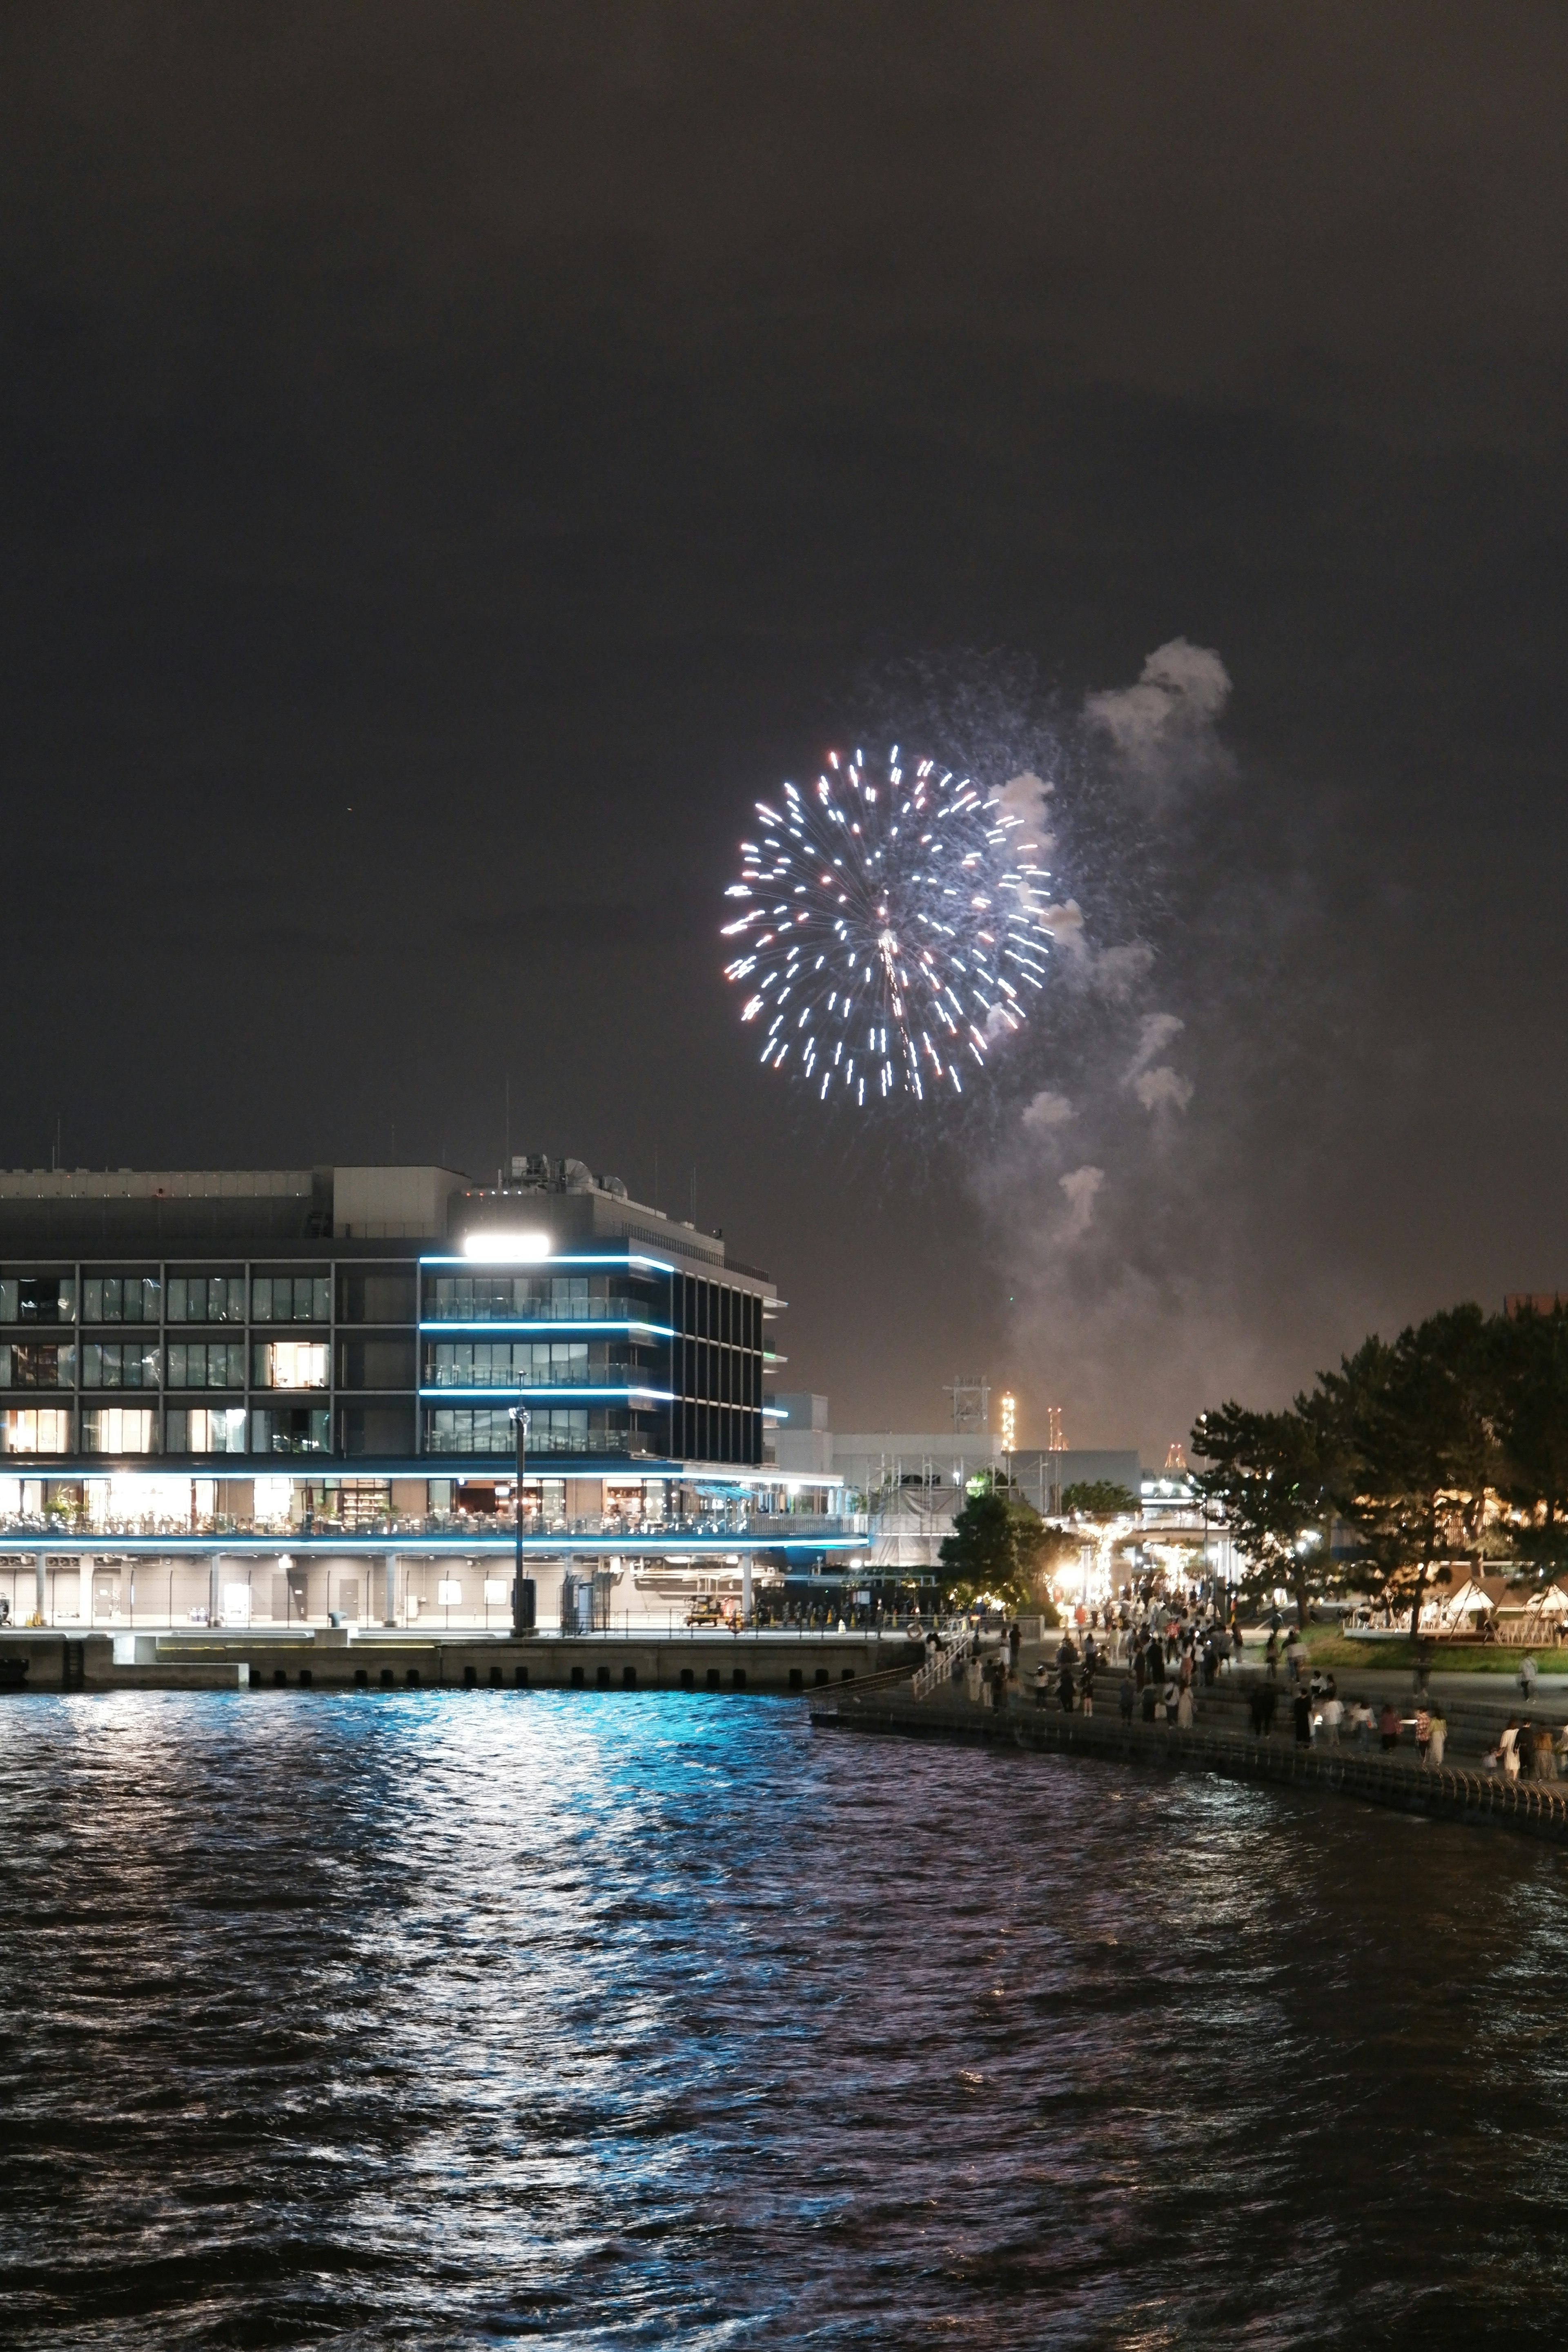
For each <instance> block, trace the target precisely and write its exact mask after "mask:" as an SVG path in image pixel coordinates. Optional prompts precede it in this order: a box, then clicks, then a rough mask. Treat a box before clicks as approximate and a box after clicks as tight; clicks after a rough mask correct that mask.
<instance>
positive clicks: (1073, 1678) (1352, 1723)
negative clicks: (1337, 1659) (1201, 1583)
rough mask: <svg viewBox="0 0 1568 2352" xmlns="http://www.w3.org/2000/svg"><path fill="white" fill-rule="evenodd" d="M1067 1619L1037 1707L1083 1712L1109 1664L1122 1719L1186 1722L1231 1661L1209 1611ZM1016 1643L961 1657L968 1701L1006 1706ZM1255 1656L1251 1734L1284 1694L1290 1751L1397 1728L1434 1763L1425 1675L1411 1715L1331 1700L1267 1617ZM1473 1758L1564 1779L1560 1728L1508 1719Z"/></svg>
mask: <svg viewBox="0 0 1568 2352" xmlns="http://www.w3.org/2000/svg"><path fill="white" fill-rule="evenodd" d="M1079 1620H1080V1622H1079V1625H1078V1627H1077V1629H1076V1634H1077V1638H1075V1631H1074V1629H1073V1628H1070V1627H1069V1628H1068V1630H1067V1631H1065V1632H1064V1633H1062V1635H1061V1637H1060V1640H1059V1641H1058V1643H1056V1645H1055V1649H1054V1651H1052V1650H1051V1649H1050V1648H1049V1647H1047V1649H1046V1650H1044V1651H1043V1652H1042V1654H1041V1657H1040V1659H1039V1662H1038V1664H1037V1665H1036V1667H1035V1669H1034V1675H1033V1686H1034V1696H1035V1705H1036V1706H1037V1707H1053V1706H1054V1707H1057V1708H1059V1709H1060V1711H1061V1712H1062V1713H1063V1714H1068V1715H1070V1714H1073V1713H1075V1712H1076V1713H1079V1714H1082V1715H1085V1716H1089V1717H1092V1716H1093V1714H1094V1709H1095V1698H1096V1692H1097V1685H1099V1684H1100V1678H1101V1675H1102V1674H1104V1673H1105V1672H1106V1670H1107V1669H1116V1670H1117V1671H1116V1672H1115V1675H1114V1682H1115V1705H1116V1709H1117V1712H1118V1714H1119V1715H1120V1717H1121V1720H1122V1721H1123V1722H1124V1723H1127V1724H1131V1723H1132V1722H1133V1721H1134V1720H1140V1721H1142V1722H1143V1723H1155V1724H1168V1725H1171V1726H1173V1727H1175V1728H1176V1729H1178V1730H1190V1729H1191V1728H1192V1727H1193V1724H1194V1719H1195V1711H1196V1700H1197V1696H1198V1694H1199V1693H1200V1692H1201V1691H1203V1690H1205V1689H1212V1687H1213V1686H1214V1685H1215V1683H1216V1682H1217V1680H1218V1679H1219V1677H1220V1675H1221V1674H1222V1672H1223V1671H1224V1670H1225V1669H1226V1666H1227V1665H1230V1666H1234V1665H1238V1664H1240V1661H1241V1657H1242V1636H1241V1630H1240V1628H1239V1626H1238V1625H1237V1623H1236V1622H1235V1620H1234V1618H1232V1619H1231V1620H1230V1621H1229V1622H1226V1621H1225V1620H1224V1619H1223V1618H1221V1617H1220V1616H1219V1614H1218V1613H1217V1612H1215V1611H1214V1610H1212V1609H1208V1610H1205V1609H1201V1608H1197V1607H1188V1608H1184V1609H1179V1610H1174V1611H1165V1610H1156V1609H1154V1608H1148V1607H1146V1608H1144V1609H1142V1610H1141V1611H1139V1610H1136V1609H1133V1608H1130V1607H1128V1606H1126V1605H1123V1606H1122V1607H1121V1608H1120V1609H1119V1608H1117V1607H1115V1606H1114V1605H1113V1606H1111V1607H1110V1608H1106V1609H1103V1610H1095V1611H1093V1612H1079ZM1019 1647H1020V1629H1019V1627H1018V1626H1017V1625H1016V1623H1010V1624H1008V1625H1007V1626H1006V1627H1005V1631H1004V1636H1003V1640H1002V1643H1001V1644H1000V1646H999V1648H998V1649H997V1650H996V1651H994V1653H992V1654H990V1655H989V1656H988V1657H982V1656H979V1655H972V1656H971V1657H969V1659H968V1660H967V1663H966V1664H965V1665H964V1666H963V1670H962V1671H963V1676H964V1683H965V1686H966V1689H967V1692H968V1696H970V1698H971V1699H973V1700H975V1701H978V1702H979V1703H980V1704H981V1705H983V1706H1005V1705H1006V1702H1007V1694H1008V1691H1009V1689H1013V1690H1016V1688H1017V1686H1018V1679H1019V1677H1018V1654H1019ZM1262 1664H1263V1671H1262V1674H1261V1675H1259V1676H1258V1679H1257V1680H1256V1681H1254V1682H1253V1683H1252V1685H1251V1687H1250V1689H1249V1690H1248V1692H1247V1708H1248V1714H1249V1717H1250V1722H1251V1729H1252V1734H1253V1737H1254V1738H1260V1739H1267V1738H1270V1737H1272V1736H1273V1735H1274V1733H1275V1730H1276V1727H1277V1725H1278V1724H1279V1715H1280V1712H1281V1709H1280V1702H1281V1700H1284V1701H1285V1704H1286V1708H1287V1710H1288V1716H1287V1719H1288V1722H1289V1727H1290V1731H1291V1732H1292V1733H1293V1736H1294V1738H1295V1741H1296V1743H1297V1745H1298V1746H1300V1747H1303V1748H1306V1747H1311V1746H1313V1745H1321V1746H1323V1747H1326V1748H1342V1747H1350V1748H1358V1749H1371V1748H1373V1746H1374V1745H1375V1746H1376V1747H1377V1748H1380V1749H1381V1750H1382V1752H1383V1753H1384V1755H1392V1754H1393V1753H1394V1751H1395V1750H1397V1749H1398V1748H1401V1747H1403V1746H1404V1745H1405V1738H1406V1734H1407V1733H1408V1734H1409V1735H1410V1736H1411V1737H1412V1738H1413V1740H1414V1744H1415V1753H1416V1758H1417V1759H1418V1761H1419V1762H1420V1764H1421V1765H1422V1766H1423V1767H1425V1768H1427V1769H1431V1770H1434V1771H1436V1770H1438V1769H1441V1767H1442V1765H1443V1761H1444V1758H1445V1755H1446V1753H1447V1744H1448V1725H1447V1718H1446V1717H1445V1716H1444V1713H1443V1708H1442V1705H1441V1702H1440V1701H1439V1700H1437V1699H1436V1698H1434V1697H1433V1696H1432V1695H1431V1692H1430V1688H1429V1685H1428V1681H1427V1676H1426V1673H1425V1672H1423V1671H1418V1673H1417V1678H1416V1690H1415V1706H1414V1711H1413V1712H1406V1711H1405V1708H1402V1707H1401V1706H1399V1705H1398V1703H1397V1702H1396V1701H1395V1700H1394V1698H1393V1697H1387V1698H1384V1700H1383V1701H1382V1703H1381V1705H1377V1704H1374V1703H1373V1702H1372V1701H1370V1700H1368V1699H1366V1698H1352V1699H1350V1700H1349V1701H1348V1702H1347V1701H1346V1700H1344V1699H1342V1698H1341V1696H1340V1694H1339V1690H1338V1687H1337V1685H1336V1683H1335V1679H1334V1676H1333V1675H1332V1674H1331V1673H1324V1672H1321V1671H1320V1670H1318V1669H1316V1668H1314V1667H1313V1665H1312V1663H1311V1658H1310V1654H1309V1651H1308V1647H1307V1644H1306V1643H1305V1642H1304V1641H1303V1640H1302V1639H1301V1637H1300V1633H1298V1632H1297V1630H1296V1629H1295V1627H1294V1626H1291V1627H1289V1628H1287V1629H1284V1630H1283V1631H1282V1630H1281V1628H1280V1626H1279V1622H1278V1620H1276V1622H1275V1623H1274V1624H1273V1625H1272V1626H1271V1627H1270V1630H1269V1633H1268V1639H1267V1641H1266V1642H1265V1643H1264V1647H1263V1661H1262ZM1534 1664H1535V1662H1534V1660H1533V1659H1532V1658H1531V1659H1528V1660H1526V1661H1525V1664H1524V1669H1523V1671H1522V1672H1521V1677H1520V1680H1521V1688H1522V1689H1523V1691H1524V1693H1525V1696H1526V1698H1527V1699H1528V1698H1529V1697H1530V1696H1531V1692H1532V1688H1533V1682H1534V1674H1533V1668H1534ZM1100 1696H1102V1697H1103V1696H1104V1694H1103V1692H1101V1694H1100ZM1482 1762H1483V1766H1484V1768H1485V1769H1488V1770H1490V1771H1496V1772H1500V1773H1501V1774H1502V1775H1503V1776H1504V1777H1505V1778H1506V1779H1507V1780H1520V1779H1524V1780H1558V1779H1559V1778H1568V1724H1564V1726H1563V1729H1562V1731H1561V1733H1560V1734H1558V1735H1557V1736H1556V1737H1553V1735H1552V1731H1551V1730H1550V1729H1549V1728H1548V1727H1546V1726H1545V1725H1544V1724H1541V1723H1537V1722H1534V1721H1532V1719H1531V1717H1529V1716H1523V1717H1510V1719H1509V1721H1508V1724H1507V1725H1506V1727H1504V1729H1503V1731H1502V1732H1501V1734H1500V1737H1499V1738H1498V1740H1497V1742H1496V1745H1495V1746H1494V1747H1493V1748H1490V1749H1489V1751H1488V1752H1487V1754H1486V1755H1485V1757H1484V1758H1483V1759H1482Z"/></svg>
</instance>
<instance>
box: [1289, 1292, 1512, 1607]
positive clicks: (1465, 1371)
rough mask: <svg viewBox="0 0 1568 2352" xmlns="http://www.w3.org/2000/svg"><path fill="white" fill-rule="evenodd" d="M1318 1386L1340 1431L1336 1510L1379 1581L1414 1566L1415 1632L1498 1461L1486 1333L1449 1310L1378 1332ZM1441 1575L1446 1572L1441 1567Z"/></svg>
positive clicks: (1469, 1533)
mask: <svg viewBox="0 0 1568 2352" xmlns="http://www.w3.org/2000/svg"><path fill="white" fill-rule="evenodd" d="M1318 1393H1319V1395H1320V1396H1321V1399H1322V1406H1323V1410H1324V1412H1325V1413H1326V1415H1327V1417H1328V1420H1329V1422H1330V1423H1331V1424H1332V1425H1333V1426H1334V1427H1335V1429H1336V1430H1337V1431H1338V1432H1339V1433H1340V1434H1341V1437H1342V1442H1343V1445H1344V1458H1343V1461H1342V1465H1341V1468H1340V1481H1341V1492H1340V1497H1339V1499H1340V1507H1341V1508H1342V1511H1343V1514H1344V1516H1345V1517H1346V1518H1347V1519H1349V1520H1350V1521H1351V1522H1352V1524H1353V1525H1354V1526H1355V1527H1356V1528H1359V1530H1360V1531H1361V1533H1362V1535H1363V1538H1365V1540H1366V1543H1367V1546H1368V1549H1369V1550H1370V1551H1371V1552H1372V1554H1373V1558H1374V1559H1377V1560H1378V1562H1379V1563H1380V1565H1381V1567H1382V1568H1383V1570H1384V1576H1385V1578H1386V1577H1388V1576H1390V1575H1392V1574H1393V1573H1394V1571H1395V1570H1402V1569H1405V1568H1414V1570H1415V1583H1414V1587H1413V1590H1412V1592H1411V1599H1410V1631H1411V1633H1412V1634H1413V1635H1414V1634H1415V1632H1416V1630H1417V1628H1418V1626H1419V1623H1420V1616H1421V1609H1422V1605H1423V1603H1424V1601H1425V1600H1426V1591H1427V1588H1428V1586H1429V1585H1430V1584H1431V1582H1432V1580H1433V1577H1434V1573H1435V1564H1436V1561H1437V1559H1438V1555H1439V1553H1440V1552H1441V1551H1442V1550H1443V1549H1445V1548H1446V1547H1447V1545H1448V1544H1449V1543H1450V1542H1451V1541H1452V1540H1453V1536H1454V1533H1455V1531H1457V1532H1458V1538H1459V1540H1460V1541H1462V1542H1464V1543H1467V1544H1468V1543H1472V1542H1473V1541H1474V1540H1475V1538H1476V1537H1477V1536H1478V1535H1479V1528H1480V1524H1481V1517H1482V1513H1483V1511H1484V1508H1485V1504H1486V1494H1487V1488H1488V1487H1489V1486H1493V1485H1495V1483H1496V1481H1497V1479H1498V1476H1499V1475H1500V1471H1501V1467H1502V1453H1501V1448H1500V1444H1499V1437H1498V1426H1499V1421H1500V1410H1499V1405H1500V1393H1499V1383H1498V1379H1497V1349H1496V1344H1495V1339H1494V1335H1493V1333H1492V1331H1491V1330H1490V1328H1489V1326H1488V1324H1487V1320H1486V1318H1485V1317H1484V1316H1483V1315H1482V1313H1481V1310H1480V1308H1479V1307H1476V1306H1463V1307H1447V1308H1445V1309H1444V1311H1443V1312H1442V1313H1441V1314H1438V1315H1429V1316H1428V1317H1427V1318H1426V1321H1425V1322H1424V1323H1419V1324H1415V1325H1412V1326H1410V1327H1409V1328H1406V1329H1405V1330H1404V1331H1402V1332H1401V1333H1400V1335H1399V1337H1398V1339H1395V1340H1394V1342H1393V1344H1392V1345H1389V1344H1387V1343H1386V1342H1384V1340H1382V1339H1377V1338H1375V1337H1374V1338H1373V1339H1366V1340H1363V1343H1362V1345H1361V1347H1360V1348H1359V1349H1357V1350H1356V1353H1355V1354H1354V1355H1353V1356H1349V1357H1346V1358H1344V1359H1343V1360H1342V1362H1341V1366H1340V1370H1338V1371H1337V1372H1331V1373H1326V1374H1324V1375H1323V1376H1322V1378H1321V1380H1320V1381H1319V1384H1318ZM1440 1573H1441V1574H1442V1575H1443V1576H1446V1575H1447V1570H1441V1571H1440Z"/></svg>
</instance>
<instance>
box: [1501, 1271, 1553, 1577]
mask: <svg viewBox="0 0 1568 2352" xmlns="http://www.w3.org/2000/svg"><path fill="white" fill-rule="evenodd" d="M1491 1337H1492V1352H1493V1360H1494V1376H1495V1379H1496V1382H1497V1434H1498V1440H1499V1444H1500V1448H1501V1454H1502V1464H1501V1478H1502V1488H1503V1492H1504V1493H1505V1494H1506V1495H1507V1496H1508V1498H1509V1500H1510V1502H1512V1503H1518V1504H1521V1505H1522V1506H1523V1507H1524V1508H1525V1509H1527V1510H1533V1509H1534V1508H1535V1507H1537V1506H1538V1505H1542V1504H1543V1505H1544V1506H1545V1509H1546V1525H1545V1528H1544V1529H1543V1530H1542V1536H1541V1538H1537V1539H1536V1540H1537V1542H1538V1543H1539V1544H1540V1548H1541V1549H1543V1550H1544V1552H1545V1555H1546V1558H1547V1559H1548V1560H1551V1561H1553V1562H1554V1561H1555V1559H1556V1558H1557V1553H1558V1548H1559V1535H1558V1523H1559V1521H1560V1520H1562V1519H1563V1517H1568V1309H1564V1308H1563V1307H1553V1308H1552V1311H1551V1312H1550V1313H1549V1314H1545V1315H1542V1314H1541V1313H1540V1312H1539V1311H1538V1310H1537V1309H1536V1308H1534V1307H1525V1308H1523V1309H1521V1312H1520V1313H1519V1314H1518V1315H1504V1316H1500V1317H1498V1318H1496V1319H1495V1320H1494V1322H1493V1324H1492V1326H1491ZM1526 1543H1527V1546H1528V1548H1530V1549H1535V1548H1536V1545H1535V1544H1533V1543H1531V1541H1530V1538H1526Z"/></svg>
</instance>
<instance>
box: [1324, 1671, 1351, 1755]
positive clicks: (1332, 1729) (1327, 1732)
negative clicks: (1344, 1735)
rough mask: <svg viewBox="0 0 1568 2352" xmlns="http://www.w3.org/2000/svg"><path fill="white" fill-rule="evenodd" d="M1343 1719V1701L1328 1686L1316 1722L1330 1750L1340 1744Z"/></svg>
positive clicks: (1331, 1687)
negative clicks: (1320, 1727) (1327, 1692)
mask: <svg viewBox="0 0 1568 2352" xmlns="http://www.w3.org/2000/svg"><path fill="white" fill-rule="evenodd" d="M1344 1719H1345V1708H1344V1701H1343V1700H1342V1698H1340V1697H1339V1696H1338V1695H1337V1694H1336V1693H1335V1691H1334V1689H1333V1686H1332V1685H1330V1687H1329V1695H1328V1696H1327V1698H1326V1699H1325V1700H1324V1701H1323V1704H1322V1706H1321V1709H1320V1711H1319V1715H1318V1720H1319V1722H1320V1723H1321V1725H1322V1727H1323V1738H1324V1739H1325V1740H1326V1741H1327V1742H1328V1745H1329V1746H1330V1747H1331V1748H1337V1747H1338V1746H1339V1744H1340V1726H1341V1724H1342V1722H1343V1721H1344Z"/></svg>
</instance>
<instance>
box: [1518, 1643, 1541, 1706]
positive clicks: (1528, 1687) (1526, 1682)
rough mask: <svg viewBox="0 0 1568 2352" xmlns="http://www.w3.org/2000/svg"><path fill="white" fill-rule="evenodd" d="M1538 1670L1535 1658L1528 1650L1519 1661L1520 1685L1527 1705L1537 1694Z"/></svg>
mask: <svg viewBox="0 0 1568 2352" xmlns="http://www.w3.org/2000/svg"><path fill="white" fill-rule="evenodd" d="M1536 1671H1537V1670H1536V1664H1535V1660H1534V1658H1533V1656H1532V1655H1531V1653H1530V1651H1528V1650H1526V1652H1525V1654H1524V1655H1523V1657H1522V1658H1521V1660H1520V1662H1519V1686H1520V1689H1521V1691H1522V1692H1523V1693H1524V1696H1525V1703H1526V1705H1528V1704H1529V1702H1530V1701H1531V1699H1532V1698H1533V1697H1534V1696H1535V1676H1536Z"/></svg>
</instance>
